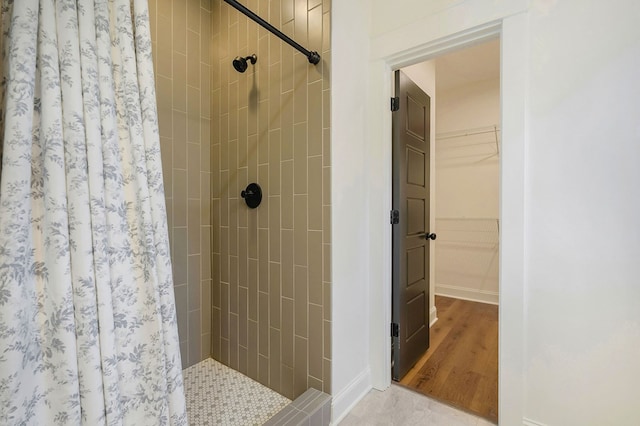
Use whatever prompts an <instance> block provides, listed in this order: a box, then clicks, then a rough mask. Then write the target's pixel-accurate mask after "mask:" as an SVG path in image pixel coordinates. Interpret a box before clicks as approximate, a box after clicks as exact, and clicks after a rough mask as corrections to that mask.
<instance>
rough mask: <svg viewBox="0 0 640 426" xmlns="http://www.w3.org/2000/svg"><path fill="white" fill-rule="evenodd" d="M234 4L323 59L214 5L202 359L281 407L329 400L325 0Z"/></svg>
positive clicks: (327, 23) (219, 3)
mask: <svg viewBox="0 0 640 426" xmlns="http://www.w3.org/2000/svg"><path fill="white" fill-rule="evenodd" d="M241 3H243V4H244V5H245V6H247V7H248V8H249V9H251V10H253V11H255V12H256V13H258V14H259V15H260V16H261V17H263V18H264V19H266V20H268V21H269V22H270V23H271V24H272V25H274V26H275V27H276V28H279V29H281V30H282V31H283V32H284V33H285V34H287V35H289V36H290V37H292V38H293V39H295V40H296V41H297V42H298V43H300V44H301V45H303V46H305V47H306V48H307V49H309V50H316V51H318V52H319V53H320V54H321V56H322V61H321V63H320V64H318V65H316V66H313V65H310V64H309V62H308V61H307V59H306V57H304V56H303V55H301V54H300V53H298V52H297V51H295V50H294V49H293V48H291V47H290V46H288V45H287V44H285V43H283V42H282V41H280V40H279V39H278V38H277V37H275V36H273V35H271V34H270V33H268V32H267V31H266V30H264V29H262V28H261V27H259V26H258V25H257V24H256V23H254V22H253V21H250V20H249V19H248V18H246V17H245V16H244V15H242V14H240V13H239V12H237V11H236V10H235V9H233V8H232V7H230V6H229V5H227V4H226V3H224V2H223V1H222V0H212V2H211V7H212V9H211V10H212V19H213V26H212V34H213V36H212V40H213V44H212V50H211V52H212V67H213V68H212V70H213V79H212V90H213V92H212V101H213V102H212V105H213V106H212V114H211V120H212V121H211V129H212V147H211V159H212V160H211V171H212V197H213V198H212V204H211V205H212V214H213V216H212V217H213V222H212V226H213V261H212V265H213V276H212V278H213V281H212V295H213V299H212V300H213V306H212V314H213V323H212V324H213V326H212V327H213V328H212V330H211V342H212V354H213V357H214V358H215V359H217V360H219V361H220V362H222V363H224V364H226V365H229V366H230V367H232V368H234V369H236V370H238V371H240V372H242V373H244V374H246V375H248V376H249V377H251V378H253V379H255V380H257V381H259V382H260V383H262V384H264V385H266V386H268V387H270V388H271V389H273V390H275V391H277V392H279V393H281V394H282V395H284V396H286V397H287V398H289V399H295V398H296V397H297V396H299V395H301V394H302V393H303V392H304V391H305V390H306V389H307V388H309V387H314V388H316V389H318V390H322V391H324V392H326V393H330V386H331V384H330V376H331V347H330V337H331V336H330V329H331V322H330V321H331V305H330V299H331V295H330V289H331V283H330V242H331V241H330V222H329V220H330V192H329V191H330V181H329V176H330V152H329V125H330V123H329V99H330V97H329V90H330V85H329V61H330V49H329V46H330V37H329V35H330V33H329V28H330V21H329V19H330V14H329V8H330V1H328V0H324V1H321V0H295V1H294V0H246V1H242V2H241ZM254 53H255V54H256V55H257V57H258V61H257V63H256V64H255V65H249V67H248V69H247V71H246V72H245V73H243V74H240V73H238V72H236V71H235V70H234V68H233V67H232V60H233V59H234V57H236V56H248V55H251V54H254ZM251 182H257V183H258V184H259V185H260V186H261V187H262V191H263V200H262V204H261V205H260V206H259V207H258V208H257V209H253V210H252V209H249V208H248V207H247V205H246V204H245V202H244V200H243V199H242V198H241V197H240V192H241V191H242V190H243V189H244V188H245V187H246V186H247V184H249V183H251Z"/></svg>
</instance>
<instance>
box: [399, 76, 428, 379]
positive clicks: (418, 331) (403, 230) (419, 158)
mask: <svg viewBox="0 0 640 426" xmlns="http://www.w3.org/2000/svg"><path fill="white" fill-rule="evenodd" d="M395 89H396V96H397V97H399V98H400V109H399V110H398V111H396V112H394V113H393V208H394V209H395V210H398V211H399V217H400V221H399V223H398V224H395V225H393V290H392V293H393V306H392V310H393V315H392V316H393V322H394V323H395V324H398V328H399V333H398V334H399V335H398V336H397V337H393V368H392V372H393V379H394V380H400V379H401V378H402V377H403V376H404V375H405V374H406V373H407V371H409V369H410V368H411V367H412V366H413V365H414V364H415V363H416V362H417V361H418V360H419V359H420V357H421V356H422V354H423V353H424V352H425V351H426V350H427V349H428V348H429V279H428V277H429V241H430V240H427V239H425V237H424V235H425V233H426V232H428V227H429V144H430V140H429V134H430V125H431V123H430V121H429V119H430V98H429V96H428V95H427V94H426V93H424V92H423V91H422V90H421V89H420V88H419V87H418V86H417V85H415V83H413V82H412V81H411V80H410V79H409V78H408V77H407V76H406V75H405V74H403V73H402V72H401V71H396V73H395Z"/></svg>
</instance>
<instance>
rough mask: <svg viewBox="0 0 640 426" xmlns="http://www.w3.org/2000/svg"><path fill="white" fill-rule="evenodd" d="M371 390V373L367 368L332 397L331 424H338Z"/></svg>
mask: <svg viewBox="0 0 640 426" xmlns="http://www.w3.org/2000/svg"><path fill="white" fill-rule="evenodd" d="M371 389H372V386H371V371H370V370H369V369H368V368H367V369H366V370H365V371H363V372H362V373H360V374H359V375H358V376H356V378H355V379H353V380H352V381H351V383H349V384H348V385H347V386H346V387H345V388H344V389H343V390H342V391H340V392H339V393H338V394H336V395H334V396H333V400H332V403H331V408H332V414H331V424H332V425H337V424H339V423H340V422H341V421H342V419H344V418H345V417H346V416H347V414H349V411H351V409H352V408H353V407H355V405H356V404H357V403H358V402H360V400H361V399H362V398H364V397H365V395H366V394H368V393H369V391H370V390H371Z"/></svg>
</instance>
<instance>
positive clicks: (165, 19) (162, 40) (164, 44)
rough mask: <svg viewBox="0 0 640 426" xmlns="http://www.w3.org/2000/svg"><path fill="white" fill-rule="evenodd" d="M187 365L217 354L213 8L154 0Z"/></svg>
mask: <svg viewBox="0 0 640 426" xmlns="http://www.w3.org/2000/svg"><path fill="white" fill-rule="evenodd" d="M149 14H150V19H151V39H152V43H153V46H152V47H153V52H154V65H155V76H156V96H157V100H158V120H159V124H160V143H161V151H162V166H163V167H162V168H163V173H164V182H165V185H164V186H165V194H166V202H167V215H168V222H169V238H170V240H171V258H172V266H173V278H174V286H175V297H176V308H177V314H178V333H179V336H180V351H181V353H182V364H183V367H188V366H190V365H193V364H195V363H197V362H199V361H201V360H203V359H205V358H208V357H209V356H210V353H211V350H210V347H211V304H210V303H209V302H208V301H209V300H210V299H211V235H212V229H211V155H210V152H211V143H210V142H211V69H212V68H211V65H212V61H211V2H210V1H200V0H149Z"/></svg>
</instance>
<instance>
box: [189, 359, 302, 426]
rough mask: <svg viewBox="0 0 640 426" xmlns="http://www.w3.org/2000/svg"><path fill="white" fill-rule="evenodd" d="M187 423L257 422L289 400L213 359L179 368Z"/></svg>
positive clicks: (194, 425) (241, 424) (202, 425)
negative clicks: (187, 417)
mask: <svg viewBox="0 0 640 426" xmlns="http://www.w3.org/2000/svg"><path fill="white" fill-rule="evenodd" d="M183 377H184V390H185V393H186V397H187V415H188V416H189V425H191V426H206V425H224V426H232V425H233V426H245V425H247V426H248V425H261V424H263V423H264V422H266V421H267V420H269V419H270V418H271V417H272V416H273V415H274V414H276V413H277V412H278V411H280V410H281V409H283V408H284V407H285V406H286V405H287V404H289V403H290V402H291V400H289V399H287V398H285V397H284V396H282V395H280V394H278V393H277V392H274V391H272V390H271V389H269V388H267V387H266V386H263V385H261V384H260V383H258V382H255V381H253V380H251V379H250V378H248V377H247V376H245V375H243V374H241V373H239V372H237V371H235V370H233V369H231V368H229V367H227V366H225V365H223V364H221V363H219V362H217V361H215V360H214V359H206V360H204V361H202V362H200V363H198V364H196V365H192V366H191V367H189V368H187V369H185V370H184V371H183Z"/></svg>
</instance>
